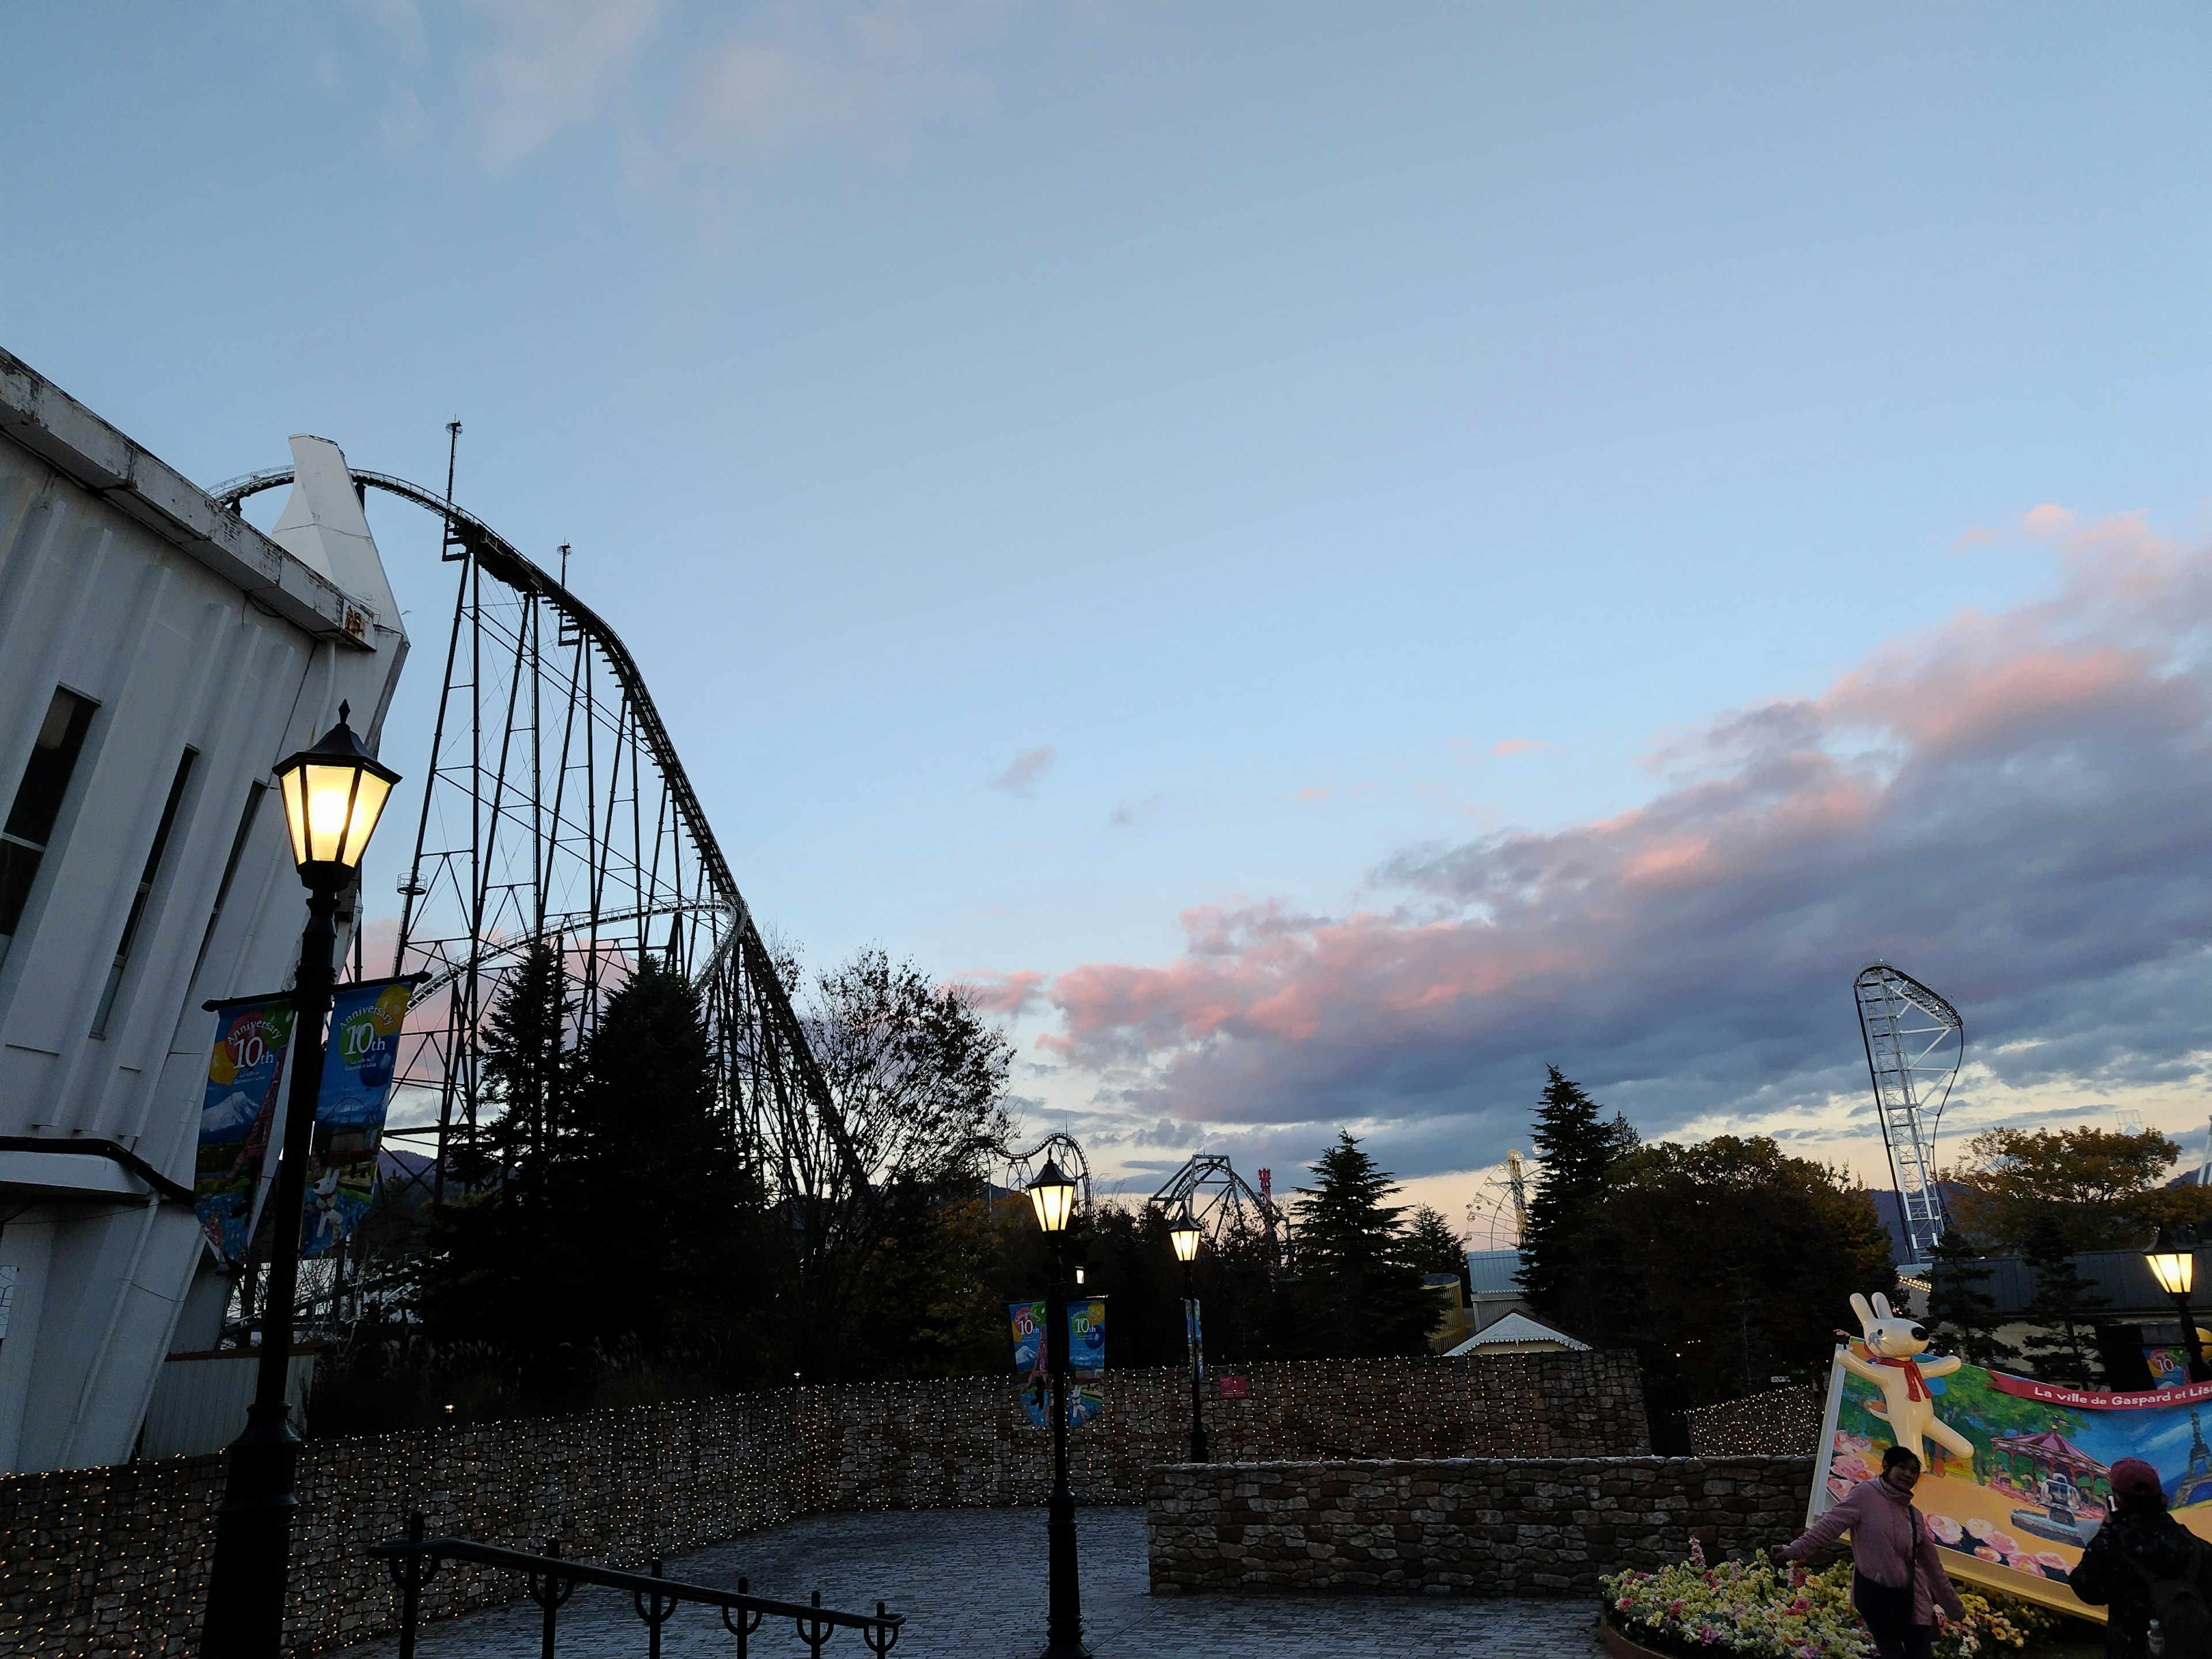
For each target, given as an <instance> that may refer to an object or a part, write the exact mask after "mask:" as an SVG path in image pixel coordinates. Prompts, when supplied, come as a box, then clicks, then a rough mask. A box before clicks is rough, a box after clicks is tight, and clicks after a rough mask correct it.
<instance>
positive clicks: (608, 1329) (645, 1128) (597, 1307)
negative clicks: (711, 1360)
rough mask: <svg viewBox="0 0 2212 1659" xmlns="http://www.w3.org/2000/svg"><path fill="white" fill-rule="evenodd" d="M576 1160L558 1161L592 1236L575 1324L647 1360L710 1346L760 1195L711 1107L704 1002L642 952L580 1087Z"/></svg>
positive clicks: (595, 1042)
mask: <svg viewBox="0 0 2212 1659" xmlns="http://www.w3.org/2000/svg"><path fill="white" fill-rule="evenodd" d="M574 1124H575V1133H576V1138H577V1146H578V1152H579V1153H580V1156H578V1157H575V1158H568V1159H564V1160H563V1182H562V1192H561V1194H560V1201H561V1203H562V1208H563V1212H564V1213H565V1214H567V1215H568V1216H570V1217H572V1218H574V1225H575V1226H576V1228H577V1229H578V1230H580V1232H581V1233H582V1234H583V1236H584V1237H587V1238H589V1240H590V1241H591V1250H590V1255H589V1259H588V1261H586V1262H583V1263H580V1264H579V1267H578V1270H577V1277H576V1282H575V1284H574V1285H573V1287H572V1289H573V1291H574V1296H575V1309H574V1316H575V1322H576V1325H577V1328H578V1329H579V1330H580V1332H583V1333H586V1334H589V1335H590V1336H592V1337H593V1338H595V1339H596V1340H599V1342H601V1343H602V1344H603V1345H611V1344H614V1343H617V1342H634V1343H635V1344H637V1345H638V1346H641V1348H642V1349H643V1350H644V1351H645V1352H648V1353H654V1352H663V1351H665V1350H667V1349H669V1348H670V1347H671V1346H677V1347H690V1346H699V1345H701V1344H708V1345H711V1344H712V1343H713V1342H714V1340H715V1339H716V1336H717V1330H716V1324H717V1320H718V1317H719V1314H718V1309H719V1308H720V1304H724V1303H726V1302H727V1301H728V1300H729V1298H730V1297H732V1295H740V1294H742V1293H744V1292H745V1291H749V1290H750V1289H751V1288H753V1287H754V1286H755V1285H757V1277H758V1276H757V1274H745V1275H743V1276H742V1282H738V1275H739V1263H738V1255H739V1254H740V1253H741V1252H742V1249H743V1245H744V1239H745V1238H746V1237H747V1232H748V1223H749V1221H750V1219H751V1216H750V1213H749V1212H751V1211H753V1210H755V1209H757V1202H756V1194H753V1193H752V1191H751V1190H750V1188H749V1187H748V1185H747V1184H746V1182H745V1180H744V1176H743V1173H742V1171H741V1168H740V1162H739V1159H738V1149H737V1144H736V1139H735V1136H734V1134H733V1133H732V1128H731V1126H730V1124H729V1123H728V1122H727V1121H726V1117H725V1115H724V1114H723V1112H722V1110H721V1107H720V1102H719V1101H718V1099H717V1098H716V1094H715V1088H714V1054H713V1048H712V1044H711V1041H710V1038H709V1036H708V1030H707V1021H706V1016H705V1012H704V1010H703V1009H702V1006H701V1003H700V1000H699V994H698V992H697V991H696V990H695V989H694V988H693V987H692V986H691V985H690V982H689V981H687V980H685V978H684V975H682V974H681V973H680V972H678V970H677V969H674V968H671V967H666V966H664V965H662V964H661V963H659V962H658V961H657V960H654V959H653V958H651V957H648V958H647V959H646V960H645V961H644V962H641V963H639V964H638V967H637V969H636V971H635V972H634V973H633V974H632V975H630V977H629V981H628V982H627V983H625V984H624V985H623V987H621V988H620V989H619V990H617V992H615V994H613V995H612V996H611V997H609V998H608V999H607V1002H606V1006H605V1008H604V1009H602V1010H601V1012H600V1014H599V1022H598V1024H596V1025H595V1026H594V1027H593V1029H592V1034H591V1036H590V1039H589V1040H588V1042H586V1045H585V1052H584V1055H583V1068H582V1079H581V1081H580V1085H578V1087H577V1089H576V1091H575V1117H574Z"/></svg>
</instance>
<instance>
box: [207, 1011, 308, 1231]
mask: <svg viewBox="0 0 2212 1659" xmlns="http://www.w3.org/2000/svg"><path fill="white" fill-rule="evenodd" d="M291 1046H292V999H291V997H290V995H289V994H282V995H278V996H273V997H258V998H256V999H255V1000H252V1001H251V1002H233V1003H227V1004H225V1005H224V1006H222V1008H220V1009H218V1010H217V1011H216V1018H215V1048H214V1049H213V1050H212V1051H211V1052H210V1054H209V1055H208V1076H207V1089H206V1091H205V1092H204V1093H203V1094H202V1095H201V1097H200V1141H199V1151H198V1153H197V1157H196V1158H195V1159H194V1161H193V1172H192V1208H193V1210H194V1211H195V1212H197V1214H198V1216H199V1218H200V1226H201V1228H202V1230H203V1231H205V1232H206V1234H207V1237H208V1242H209V1243H210V1244H212V1245H214V1246H215V1248H216V1254H217V1255H221V1256H222V1259H223V1260H224V1261H228V1262H229V1263H230V1264H232V1265H233V1266H236V1265H237V1264H238V1263H240V1262H241V1261H245V1260H246V1245H247V1243H249V1242H250V1241H251V1240H252V1237H253V1219H254V1217H255V1215H256V1213H257V1212H258V1206H257V1203H256V1198H257V1194H258V1190H259V1188H260V1183H261V1168H262V1164H263V1163H264V1160H265V1159H266V1158H267V1157H268V1154H269V1136H270V1133H271V1131H272V1130H273V1129H274V1128H275V1127H276V1121H277V1119H278V1117H279V1116H280V1115H281V1113H280V1111H279V1109H278V1108H279V1103H280V1101H281V1092H280V1091H282V1090H283V1086H284V1059H285V1056H286V1055H287V1054H289V1052H290V1051H291Z"/></svg>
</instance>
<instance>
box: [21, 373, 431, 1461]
mask: <svg viewBox="0 0 2212 1659" xmlns="http://www.w3.org/2000/svg"><path fill="white" fill-rule="evenodd" d="M292 452H293V456H294V459H295V463H296V465H297V466H298V482H297V483H295V487H294V489H293V494H292V498H291V501H290V502H289V505H288V507H287V508H286V511H285V513H284V515H283V520H281V522H280V523H279V524H278V526H277V527H276V530H275V531H274V532H272V534H271V535H268V536H264V535H263V534H262V533H261V532H258V531H257V530H255V529H254V528H252V526H249V525H247V524H246V522H245V521H244V520H241V519H240V518H239V517H238V516H237V515H236V514H234V513H231V512H228V511H226V510H225V509H224V508H223V507H221V506H219V505H218V504H217V503H216V502H215V501H212V500H210V498H209V496H208V495H207V494H206V493H205V492H204V491H203V490H201V489H198V488H197V486H195V485H193V484H192V483H190V482H188V481H187V480H185V478H183V477H180V476H179V475H178V474H177V473H176V472H175V471H173V470H172V469H171V468H169V467H167V466H166V465H163V464H162V463H161V461H160V460H158V459H155V457H154V456H152V455H151V454H149V453H147V452H146V451H145V450H144V449H143V448H141V447H139V446H138V445H137V444H136V443H134V442H132V441H131V440H130V439H129V438H127V437H125V435H123V434H121V433H120V432H118V431H117V430H116V429H115V428H113V427H112V426H110V425H108V424H107V423H106V422H105V421H103V420H101V419H100V417H99V416H96V415H94V413H93V412H92V411H91V410H88V409H87V408H85V407H84V406H83V405H82V404H79V403H77V402H76V400H75V399H74V398H70V397H69V396H68V395H67V394H66V393H65V392H62V391H61V390H60V389H59V388H58V387H57V386H53V385H52V383H51V382H49V381H47V380H45V379H43V378H42V377H41V376H40V375H39V374H36V373H35V372H34V371H33V370H32V369H31V368H28V367H27V365H25V364H24V363H22V362H20V361H19V360H17V359H16V358H15V357H13V356H9V354H7V353H6V352H4V351H0V814H4V818H0V1470H35V1469H51V1468H70V1467H75V1466H79V1465H86V1464H97V1463H109V1462H120V1461H121V1460H123V1459H125V1458H126V1457H128V1456H129V1455H131V1449H132V1446H133V1443H134V1442H135V1440H136V1438H137V1434H138V1429H139V1425H140V1423H141V1421H142V1419H143V1417H144V1415H145V1410H146V1404H147V1400H148V1398H149V1395H150V1393H151V1391H152V1389H153V1386H154V1382H155V1374H156V1372H157V1370H158V1369H159V1368H160V1366H161V1359H162V1356H163V1355H164V1353H166V1352H167V1351H168V1348H169V1346H170V1343H171V1337H172V1334H173V1332H174V1330H175V1329H176V1327H177V1323H178V1319H179V1311H180V1310H181V1308H182V1307H183V1305H184V1304H185V1300H186V1297H187V1296H188V1294H189V1293H191V1292H192V1291H193V1285H194V1280H195V1275H196V1273H198V1271H199V1269H200V1268H201V1266H202V1261H203V1257H204V1249H203V1245H202V1239H201V1234H200V1231H199V1228H198V1225H197V1221H196V1218H195V1217H194V1215H193V1212H192V1207H191V1183H192V1179H193V1164H194V1159H195V1154H196V1151H197V1127H198V1121H199V1106H200V1102H201V1096H202V1092H203V1089H204V1079H205V1077H206V1068H207V1058H208V1047H209V1043H210V1037H211V1036H212V1030H213V1022H212V1020H211V1018H210V1016H208V1015H207V1014H206V1013H204V1012H203V1011H202V1008H201V1004H202V1002H203V1001H204V1000H207V999H209V998H213V997H222V996H233V995H240V994H252V993H256V992H267V991H273V990H277V989H281V988H283V987H285V986H286V985H288V984H289V982H290V976H291V971H292V964H293V962H294V959H295V957H296V954H297V950H298V945H297V941H298V937H299V932H300V927H301V920H302V918H303V915H304V914H305V907H304V901H303V897H302V893H301V887H300V884H299V880H298V878H297V877H296V875H295V873H294V871H293V867H292V861H291V856H290V852H289V846H288V844H287V838H286V836H285V832H284V827H283V814H282V812H281V811H279V810H278V805H277V803H276V801H275V800H273V799H266V796H267V793H268V792H267V788H266V785H267V783H268V780H269V777H270V769H271V768H272V767H273V765H274V764H275V763H276V762H277V761H278V760H279V759H281V758H282V757H283V756H285V755H286V754H288V753H289V752H290V751H291V750H294V749H296V748H300V747H302V746H304V745H306V744H309V743H311V742H313V740H314V739H315V738H316V737H318V736H319V734H320V733H321V732H323V731H324V730H325V728H326V727H328V726H330V725H331V723H332V722H333V721H334V720H336V718H337V708H338V704H339V702H341V701H350V702H351V703H352V704H353V707H354V708H355V710H356V722H355V723H356V727H357V728H358V729H361V730H362V731H363V732H364V733H365V735H366V738H367V740H368V743H369V744H371V746H372V747H373V746H374V744H375V742H376V739H377V735H378V732H379V730H380V726H381V725H382V720H383V714H384V710H385V708H386V704H387V702H388V701H389V699H390V697H391V694H392V688H393V686H394V684H396V682H397V680H398V674H399V670H400V665H401V664H402V662H403V661H404V659H405V656H406V649H407V640H406V635H405V634H404V631H403V630H402V629H401V626H400V622H399V614H398V606H397V605H395V604H394V603H393V601H392V590H391V588H390V586H388V585H387V583H386V580H385V574H384V568H383V564H382V562H381V561H380V558H379V556H378V554H377V551H376V547H375V544H374V542H373V541H372V540H371V539H370V538H369V534H368V522H367V520H366V519H365V518H364V517H363V515H362V511H361V504H360V501H359V499H358V498H357V497H356V495H355V493H354V490H353V488H352V484H351V481H350V479H349V477H348V475H347V472H346V470H345V463H344V458H343V456H342V455H340V454H339V453H338V450H337V446H336V445H335V444H331V443H329V442H327V441H324V440H321V439H316V438H295V439H294V440H293V441H292ZM363 716H366V717H367V718H363ZM342 908H343V912H345V914H342V915H341V917H340V924H341V927H342V930H347V931H349V928H350V924H351V921H352V917H351V915H350V914H349V913H350V911H351V909H352V908H353V906H352V902H351V901H350V900H349V901H347V902H345V903H344V905H343V907H342ZM341 937H342V939H343V938H344V937H345V933H344V932H342V935H341ZM202 1277H203V1283H202V1290H201V1291H200V1294H201V1295H203V1296H204V1297H216V1296H219V1295H220V1294H221V1292H222V1291H223V1290H224V1289H226V1288H227V1281H224V1280H222V1279H218V1278H216V1277H215V1276H213V1275H211V1274H210V1275H203V1276H202ZM220 1311H221V1310H220V1304H219V1302H218V1303H217V1304H216V1317H217V1318H218V1319H219V1317H220Z"/></svg>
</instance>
